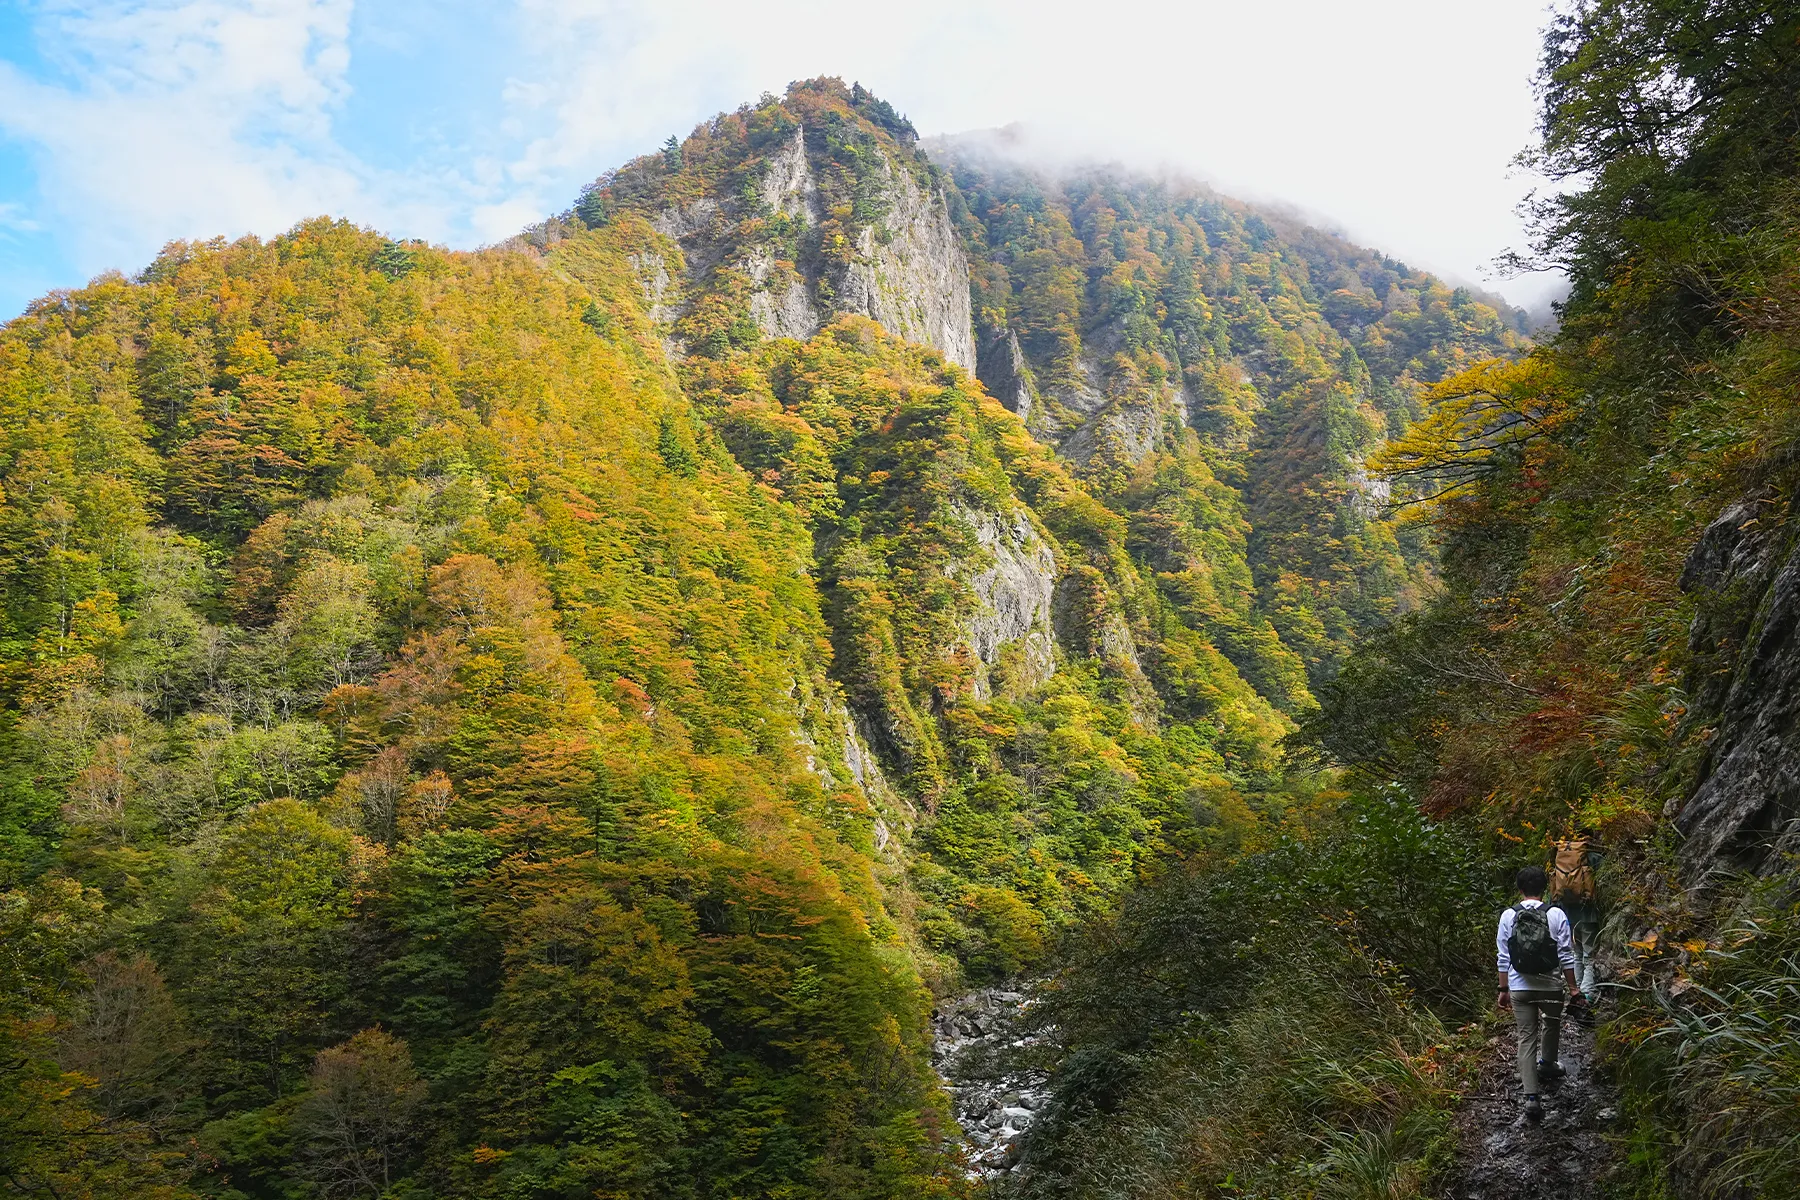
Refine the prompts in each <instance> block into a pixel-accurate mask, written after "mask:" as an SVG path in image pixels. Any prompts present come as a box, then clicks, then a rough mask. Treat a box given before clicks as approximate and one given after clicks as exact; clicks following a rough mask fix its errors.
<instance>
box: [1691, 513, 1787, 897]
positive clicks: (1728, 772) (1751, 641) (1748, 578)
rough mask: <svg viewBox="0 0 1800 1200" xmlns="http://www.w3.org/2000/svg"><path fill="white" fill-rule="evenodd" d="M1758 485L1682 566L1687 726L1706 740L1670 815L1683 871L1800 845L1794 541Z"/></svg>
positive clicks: (1706, 870) (1752, 860) (1768, 857)
mask: <svg viewBox="0 0 1800 1200" xmlns="http://www.w3.org/2000/svg"><path fill="white" fill-rule="evenodd" d="M1784 508H1785V506H1784V505H1783V504H1782V503H1780V502H1779V501H1777V500H1776V499H1775V498H1773V497H1769V496H1759V497H1752V498H1750V499H1746V500H1744V501H1741V502H1739V503H1737V504H1734V505H1732V506H1731V507H1730V508H1728V509H1727V510H1726V511H1725V512H1724V513H1723V514H1721V515H1720V516H1719V517H1718V519H1717V520H1715V521H1713V522H1712V524H1711V525H1709V526H1707V529H1706V532H1705V533H1704V534H1703V535H1701V538H1700V541H1699V543H1698V544H1697V545H1696V546H1695V547H1694V550H1693V553H1692V554H1691V555H1690V556H1689V558H1688V561H1687V566H1686V569H1685V570H1684V571H1683V572H1682V577H1681V586H1682V588H1683V590H1684V591H1687V592H1688V593H1690V594H1691V595H1693V596H1694V597H1695V598H1696V601H1697V603H1698V607H1699V615H1698V616H1697V617H1696V618H1695V620H1694V625H1693V629H1692V633H1691V637H1690V648H1691V649H1692V651H1693V652H1694V654H1695V664H1696V665H1695V668H1694V670H1693V676H1692V679H1691V680H1690V689H1689V690H1690V716H1689V718H1688V719H1689V723H1690V727H1691V728H1692V729H1693V730H1694V731H1695V732H1696V733H1697V734H1698V736H1701V737H1702V738H1704V739H1705V742H1706V749H1705V754H1704V757H1703V760H1702V762H1701V765H1700V770H1699V775H1698V779H1697V784H1696V786H1695V788H1694V790H1693V792H1692V794H1691V795H1689V796H1688V798H1687V799H1686V801H1685V802H1683V803H1681V804H1680V805H1679V806H1678V808H1677V811H1676V814H1675V824H1676V827H1677V828H1678V829H1680V830H1681V832H1682V834H1683V835H1684V836H1685V838H1686V841H1685V843H1684V844H1683V846H1682V857H1683V861H1684V863H1685V864H1686V866H1687V869H1688V871H1689V872H1690V874H1694V875H1705V874H1710V873H1712V872H1714V871H1717V870H1721V869H1730V868H1738V869H1742V868H1752V869H1754V868H1757V867H1760V866H1762V865H1764V864H1765V863H1768V862H1771V861H1776V860H1779V858H1780V857H1781V855H1782V854H1783V852H1791V851H1794V850H1800V545H1797V544H1796V541H1795V538H1794V536H1793V534H1792V532H1791V531H1790V530H1789V529H1788V528H1787V522H1786V520H1785V519H1784V517H1785V513H1784V511H1783V510H1784Z"/></svg>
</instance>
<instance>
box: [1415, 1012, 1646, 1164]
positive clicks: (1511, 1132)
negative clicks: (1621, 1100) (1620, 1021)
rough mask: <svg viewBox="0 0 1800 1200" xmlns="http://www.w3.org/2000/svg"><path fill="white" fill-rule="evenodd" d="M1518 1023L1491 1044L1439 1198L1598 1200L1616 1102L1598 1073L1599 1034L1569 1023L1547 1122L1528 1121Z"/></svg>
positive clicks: (1547, 1102)
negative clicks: (1517, 1066)
mask: <svg viewBox="0 0 1800 1200" xmlns="http://www.w3.org/2000/svg"><path fill="white" fill-rule="evenodd" d="M1516 1045H1517V1042H1516V1041H1515V1037H1514V1032H1513V1029H1512V1022H1511V1020H1510V1018H1509V1019H1508V1021H1507V1024H1506V1028H1505V1030H1504V1031H1503V1032H1501V1033H1499V1034H1498V1035H1496V1036H1495V1037H1493V1038H1490V1039H1489V1041H1488V1061H1487V1062H1486V1063H1485V1064H1484V1065H1483V1067H1482V1070H1481V1075H1480V1077H1479V1079H1478V1081H1477V1083H1476V1085H1475V1087H1474V1090H1473V1091H1471V1092H1470V1093H1469V1095H1468V1096H1467V1097H1466V1098H1465V1099H1464V1101H1463V1107H1462V1111H1461V1112H1460V1113H1459V1114H1458V1116H1457V1136H1458V1139H1459V1143H1460V1146H1459V1149H1458V1151H1457V1156H1456V1164H1455V1166H1454V1168H1453V1169H1452V1171H1451V1174H1450V1176H1449V1178H1448V1179H1447V1180H1446V1181H1445V1182H1444V1183H1442V1184H1441V1185H1440V1186H1439V1187H1438V1189H1437V1195H1438V1197H1439V1198H1440V1200H1598V1198H1599V1196H1600V1195H1601V1192H1600V1185H1599V1181H1600V1179H1601V1178H1602V1177H1603V1176H1604V1174H1605V1172H1606V1168H1607V1166H1608V1165H1609V1164H1610V1163H1611V1161H1612V1154H1613V1147H1612V1144H1611V1142H1610V1141H1609V1140H1608V1138H1607V1132H1608V1130H1609V1128H1610V1127H1611V1125H1612V1124H1613V1123H1614V1122H1615V1121H1616V1120H1617V1119H1618V1105H1617V1102H1616V1100H1615V1099H1614V1097H1613V1094H1612V1092H1611V1090H1610V1089H1609V1088H1608V1087H1607V1086H1606V1084H1605V1081H1604V1080H1603V1079H1601V1078H1600V1076H1599V1075H1598V1074H1597V1073H1596V1072H1595V1071H1594V1070H1592V1066H1593V1062H1594V1031H1593V1029H1592V1028H1591V1027H1590V1026H1587V1025H1583V1024H1581V1023H1580V1022H1577V1021H1571V1020H1565V1021H1564V1022H1563V1043H1562V1064H1563V1066H1564V1067H1565V1068H1566V1069H1567V1070H1568V1072H1569V1074H1568V1076H1567V1077H1566V1078H1565V1079H1563V1080H1562V1081H1561V1082H1560V1083H1557V1084H1552V1085H1550V1086H1549V1087H1547V1088H1546V1089H1545V1091H1544V1094H1543V1102H1544V1120H1543V1123H1542V1124H1539V1125H1530V1124H1527V1123H1526V1121H1525V1106H1524V1098H1523V1095H1522V1093H1521V1092H1520V1089H1519V1080H1518V1076H1517V1074H1516V1072H1515V1071H1514V1067H1513V1052H1514V1047H1515V1046H1516Z"/></svg>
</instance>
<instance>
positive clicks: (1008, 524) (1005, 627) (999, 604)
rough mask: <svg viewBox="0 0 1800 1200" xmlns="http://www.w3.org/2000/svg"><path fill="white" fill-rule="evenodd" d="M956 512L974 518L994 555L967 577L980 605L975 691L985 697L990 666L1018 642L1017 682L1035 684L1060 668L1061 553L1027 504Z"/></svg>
mask: <svg viewBox="0 0 1800 1200" xmlns="http://www.w3.org/2000/svg"><path fill="white" fill-rule="evenodd" d="M957 515H958V516H960V517H961V518H962V519H963V520H965V521H967V522H968V523H969V526H970V528H972V529H973V530H974V531H975V540H976V541H977V542H979V543H980V545H981V548H982V550H983V551H984V552H985V553H986V554H987V555H988V556H989V557H990V559H991V561H990V562H989V563H988V565H986V566H984V567H983V568H982V569H981V570H979V571H977V572H976V573H975V574H974V575H972V576H970V577H969V579H968V583H969V587H970V590H971V591H973V592H974V593H975V599H976V604H977V607H976V610H975V612H974V613H973V614H972V615H971V616H970V617H969V619H968V622H967V625H966V635H967V637H968V642H969V648H970V649H971V650H973V651H974V652H975V657H976V658H977V659H978V660H979V661H980V662H981V664H982V668H983V670H982V671H981V672H980V673H979V674H978V676H977V680H976V692H977V694H978V695H980V696H982V697H983V698H985V697H986V695H987V694H988V692H989V690H990V686H991V685H990V680H989V677H988V672H989V671H991V670H992V669H993V668H994V667H995V666H996V665H998V664H999V662H1000V659H1001V651H1002V650H1003V649H1005V648H1006V647H1007V646H1010V645H1013V644H1015V643H1017V644H1019V645H1020V646H1021V649H1022V655H1021V660H1020V674H1021V678H1019V679H1018V680H1017V682H1018V683H1019V684H1020V685H1022V686H1025V687H1033V686H1036V685H1037V684H1040V683H1042V682H1044V681H1045V680H1046V679H1049V678H1050V676H1051V675H1052V674H1053V673H1054V672H1055V670H1056V636H1055V634H1054V632H1053V631H1052V627H1051V619H1050V602H1051V598H1052V597H1053V596H1054V594H1055V591H1056V555H1055V553H1054V552H1053V551H1052V550H1051V549H1050V545H1049V543H1047V542H1045V541H1044V539H1043V538H1042V537H1041V536H1039V534H1038V531H1037V530H1036V529H1035V528H1033V527H1032V524H1031V519H1030V518H1029V517H1028V516H1026V515H1025V513H1024V511H1023V510H1017V511H1014V512H1013V513H1012V515H1011V516H1002V515H1000V514H999V513H992V512H978V511H976V510H974V509H969V508H959V509H958V510H957Z"/></svg>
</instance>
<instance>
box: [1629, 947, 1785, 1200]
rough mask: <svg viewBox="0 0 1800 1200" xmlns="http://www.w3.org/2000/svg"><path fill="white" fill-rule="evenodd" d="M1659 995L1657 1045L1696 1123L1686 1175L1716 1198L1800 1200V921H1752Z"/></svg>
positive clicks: (1690, 1128)
mask: <svg viewBox="0 0 1800 1200" xmlns="http://www.w3.org/2000/svg"><path fill="white" fill-rule="evenodd" d="M1723 943H1724V947H1725V948H1723V949H1717V950H1711V951H1708V952H1706V953H1704V954H1703V955H1701V956H1700V957H1699V959H1698V960H1697V961H1696V962H1695V964H1694V965H1693V968H1692V974H1693V976H1695V977H1697V978H1699V979H1703V980H1704V981H1705V982H1703V983H1700V984H1697V985H1695V986H1692V987H1689V988H1686V989H1684V990H1683V992H1682V994H1681V995H1679V996H1675V995H1672V994H1670V993H1669V992H1668V991H1664V992H1661V993H1659V994H1658V1000H1659V1003H1660V1006H1661V1008H1662V1010H1663V1014H1664V1017H1663V1023H1662V1026H1661V1028H1659V1029H1658V1030H1657V1032H1656V1034H1655V1035H1654V1040H1655V1041H1659V1042H1662V1043H1664V1044H1665V1045H1666V1046H1669V1047H1672V1050H1673V1053H1672V1064H1671V1068H1670V1071H1669V1081H1670V1090H1671V1092H1672V1094H1673V1096H1674V1098H1675V1100H1676V1101H1677V1102H1678V1103H1679V1105H1680V1106H1681V1108H1682V1109H1683V1110H1684V1111H1685V1112H1686V1114H1687V1115H1688V1119H1687V1129H1686V1131H1685V1137H1684V1138H1683V1140H1682V1145H1681V1150H1680V1152H1679V1155H1678V1158H1679V1160H1680V1161H1679V1164H1678V1165H1679V1167H1680V1168H1681V1170H1682V1173H1683V1174H1684V1175H1687V1176H1689V1177H1690V1178H1691V1179H1692V1180H1693V1181H1694V1182H1695V1184H1696V1185H1697V1186H1698V1187H1699V1188H1700V1189H1701V1191H1702V1194H1704V1195H1708V1196H1731V1197H1735V1196H1749V1197H1755V1198H1756V1200H1765V1198H1766V1200H1776V1198H1778V1197H1779V1198H1784V1200H1785V1198H1790V1197H1794V1196H1800V922H1797V921H1796V920H1795V917H1794V915H1793V914H1788V915H1787V917H1786V918H1785V919H1779V920H1775V921H1769V922H1750V923H1748V924H1746V925H1744V926H1742V927H1740V928H1738V929H1736V930H1733V931H1732V932H1731V933H1730V934H1728V935H1726V937H1725V938H1724V939H1723Z"/></svg>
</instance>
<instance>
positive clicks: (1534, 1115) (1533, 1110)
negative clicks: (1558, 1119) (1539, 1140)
mask: <svg viewBox="0 0 1800 1200" xmlns="http://www.w3.org/2000/svg"><path fill="white" fill-rule="evenodd" d="M1525 1119H1526V1120H1527V1121H1530V1122H1531V1123H1532V1124H1533V1125H1536V1124H1537V1123H1538V1122H1539V1121H1541V1120H1543V1119H1544V1106H1543V1105H1542V1104H1540V1103H1538V1098H1537V1097H1536V1096H1527V1097H1525Z"/></svg>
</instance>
